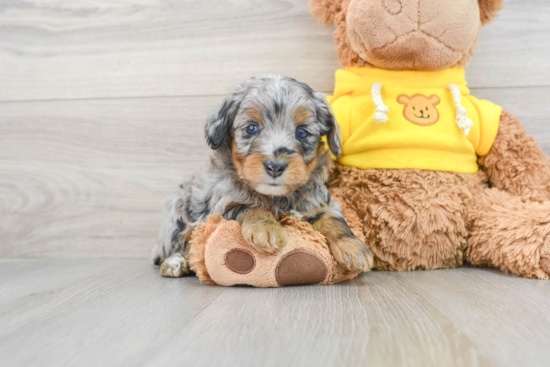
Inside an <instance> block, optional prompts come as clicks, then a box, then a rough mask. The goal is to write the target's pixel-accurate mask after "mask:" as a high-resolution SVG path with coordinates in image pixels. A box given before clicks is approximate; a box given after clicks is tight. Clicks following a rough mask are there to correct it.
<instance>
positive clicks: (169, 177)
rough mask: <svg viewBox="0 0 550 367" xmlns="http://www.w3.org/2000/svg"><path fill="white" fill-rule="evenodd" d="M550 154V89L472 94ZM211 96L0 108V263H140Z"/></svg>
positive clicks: (201, 158)
mask: <svg viewBox="0 0 550 367" xmlns="http://www.w3.org/2000/svg"><path fill="white" fill-rule="evenodd" d="M473 94H474V95H476V96H478V97H480V98H487V99H490V100H492V101H494V102H495V103H499V104H501V105H503V106H505V108H507V109H509V110H510V112H512V113H514V114H516V115H518V116H519V117H520V119H521V120H522V121H523V123H524V125H525V126H526V128H527V131H528V132H529V133H530V134H532V135H533V136H535V137H536V139H537V141H538V142H539V143H540V144H541V145H542V147H543V148H544V149H545V151H546V153H547V154H550V131H549V130H548V128H547V125H546V124H547V116H548V115H549V113H550V108H549V107H548V106H547V104H546V101H547V100H549V99H550V88H517V89H513V88H511V89H508V88H506V89H501V88H495V89H476V90H474V91H473ZM221 100H222V97H221V96H217V97H216V96H213V97H183V98H141V99H111V100H86V101H51V102H18V103H0V146H1V147H2V148H1V150H0V244H1V245H0V257H8V258H16V257H85V256H94V257H141V258H146V257H148V256H149V253H150V251H151V249H152V247H153V246H154V244H155V242H156V236H157V231H158V228H159V226H160V220H161V208H162V202H163V200H164V198H165V197H167V196H168V195H170V194H171V192H172V191H174V190H175V189H176V187H177V185H178V184H179V183H181V182H182V181H183V180H185V179H188V178H190V177H191V175H192V174H193V173H194V172H196V171H198V170H200V169H201V167H203V166H204V164H205V163H206V162H207V160H208V154H209V149H208V147H207V146H206V144H205V143H204V141H203V137H202V125H203V121H204V119H205V117H206V116H207V115H208V114H209V112H210V111H211V110H213V109H214V108H215V107H216V105H217V104H218V103H220V102H221Z"/></svg>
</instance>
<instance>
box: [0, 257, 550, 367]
mask: <svg viewBox="0 0 550 367" xmlns="http://www.w3.org/2000/svg"><path fill="white" fill-rule="evenodd" d="M157 270H158V269H154V268H152V267H148V266H147V265H146V263H144V261H141V260H122V259H119V260H114V259H96V260H92V259H80V260H11V261H10V260H3V261H0V282H1V284H2V287H0V325H2V328H0V365H2V366H33V365H36V366H39V365H40V366H45V365H48V366H49V365H52V366H53V365H56V366H58V365H79V366H97V365H101V366H106V367H107V366H120V365H144V366H159V365H163V366H181V365H193V366H221V365H223V366H287V365H288V366H319V367H322V366H422V367H425V366H518V365H526V366H544V365H546V364H547V361H548V359H549V358H550V332H549V330H550V318H549V316H548V312H547V305H548V304H549V303H550V283H548V282H543V281H537V280H529V279H523V278H516V277H511V276H506V275H504V274H502V273H500V272H498V271H494V270H487V269H468V268H461V269H454V270H437V271H427V272H422V271H417V272H410V273H398V272H372V273H368V274H363V275H361V276H360V277H359V278H357V279H356V280H354V281H349V282H345V283H343V284H338V285H333V286H307V287H290V288H283V289H253V288H242V287H236V288H223V287H218V286H207V285H202V284H199V283H198V281H197V279H196V278H194V277H192V278H182V279H167V278H161V277H160V276H159V275H158V272H157Z"/></svg>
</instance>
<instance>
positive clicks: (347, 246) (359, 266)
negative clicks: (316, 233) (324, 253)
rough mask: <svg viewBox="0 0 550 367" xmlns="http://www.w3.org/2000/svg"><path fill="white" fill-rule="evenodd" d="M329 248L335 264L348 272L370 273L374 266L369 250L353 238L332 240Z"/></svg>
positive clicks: (357, 239)
mask: <svg viewBox="0 0 550 367" xmlns="http://www.w3.org/2000/svg"><path fill="white" fill-rule="evenodd" d="M329 247H330V252H331V253H332V256H334V259H335V260H336V262H337V263H338V264H340V265H342V266H343V267H345V268H346V269H348V270H350V271H370V270H371V269H372V267H373V265H374V259H373V257H372V253H371V252H370V250H369V248H368V247H367V245H365V244H364V243H363V242H362V241H361V240H360V239H359V238H357V237H355V236H353V237H351V236H346V237H343V238H339V239H335V240H332V241H330V242H329Z"/></svg>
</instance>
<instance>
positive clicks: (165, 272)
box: [160, 254, 189, 278]
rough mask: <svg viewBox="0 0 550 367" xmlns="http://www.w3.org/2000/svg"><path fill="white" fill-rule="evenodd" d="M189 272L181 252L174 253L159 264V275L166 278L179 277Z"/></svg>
mask: <svg viewBox="0 0 550 367" xmlns="http://www.w3.org/2000/svg"><path fill="white" fill-rule="evenodd" d="M188 273H189V264H188V263H187V260H185V258H184V257H183V256H182V255H181V254H174V255H172V256H170V257H169V258H168V259H166V260H164V261H163V262H162V264H161V266H160V275H162V276H163V277H167V278H180V277H182V276H184V275H185V274H188Z"/></svg>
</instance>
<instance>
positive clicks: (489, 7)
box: [478, 0, 504, 24]
mask: <svg viewBox="0 0 550 367" xmlns="http://www.w3.org/2000/svg"><path fill="white" fill-rule="evenodd" d="M478 2H479V12H480V15H481V24H487V23H489V22H490V21H491V20H493V19H494V18H495V17H496V16H497V13H498V12H499V10H502V9H503V8H504V0H478Z"/></svg>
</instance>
